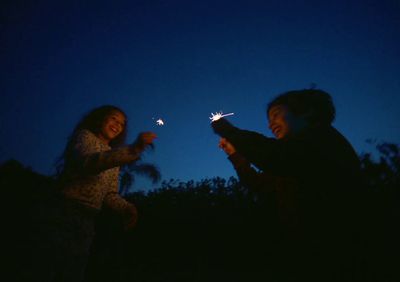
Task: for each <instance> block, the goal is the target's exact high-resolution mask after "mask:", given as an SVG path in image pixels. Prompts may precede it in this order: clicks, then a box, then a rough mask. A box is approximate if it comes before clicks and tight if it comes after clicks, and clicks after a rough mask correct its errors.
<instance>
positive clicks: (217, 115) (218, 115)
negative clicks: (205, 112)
mask: <svg viewBox="0 0 400 282" xmlns="http://www.w3.org/2000/svg"><path fill="white" fill-rule="evenodd" d="M233 115H234V113H228V114H223V113H222V112H216V113H215V114H214V113H211V117H210V120H211V123H213V122H214V121H217V120H219V119H220V118H223V117H227V116H233Z"/></svg>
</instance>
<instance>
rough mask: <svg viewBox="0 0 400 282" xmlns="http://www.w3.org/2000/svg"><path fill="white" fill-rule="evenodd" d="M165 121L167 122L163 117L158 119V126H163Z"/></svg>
mask: <svg viewBox="0 0 400 282" xmlns="http://www.w3.org/2000/svg"><path fill="white" fill-rule="evenodd" d="M152 119H153V120H154V119H155V118H152ZM164 123H165V122H164V121H163V120H162V119H161V118H159V119H157V120H156V124H157V125H158V126H163V125H164Z"/></svg>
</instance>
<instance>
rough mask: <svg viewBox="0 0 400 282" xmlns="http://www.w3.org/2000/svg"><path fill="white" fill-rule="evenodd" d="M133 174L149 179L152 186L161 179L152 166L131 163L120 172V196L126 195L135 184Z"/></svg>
mask: <svg viewBox="0 0 400 282" xmlns="http://www.w3.org/2000/svg"><path fill="white" fill-rule="evenodd" d="M135 174H138V175H142V176H145V177H147V178H149V179H150V180H151V181H152V182H153V184H155V183H158V182H159V181H160V179H161V173H160V171H159V170H158V168H157V167H156V166H155V165H153V164H148V163H133V164H130V165H125V166H123V167H122V168H121V172H120V189H119V192H120V193H121V195H127V194H128V193H129V192H131V191H130V188H131V187H132V186H133V184H134V183H135Z"/></svg>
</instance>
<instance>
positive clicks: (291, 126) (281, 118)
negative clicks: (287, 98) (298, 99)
mask: <svg viewBox="0 0 400 282" xmlns="http://www.w3.org/2000/svg"><path fill="white" fill-rule="evenodd" d="M268 120H269V128H270V129H271V131H272V133H273V134H274V135H275V137H276V138H277V139H282V138H284V137H286V136H289V135H291V134H294V133H297V132H299V131H300V130H302V129H304V128H305V127H306V126H307V122H306V120H305V119H304V118H302V117H297V116H295V115H293V114H292V113H291V112H290V111H289V109H288V107H287V106H285V105H276V106H273V107H272V108H271V109H270V110H269V112H268Z"/></svg>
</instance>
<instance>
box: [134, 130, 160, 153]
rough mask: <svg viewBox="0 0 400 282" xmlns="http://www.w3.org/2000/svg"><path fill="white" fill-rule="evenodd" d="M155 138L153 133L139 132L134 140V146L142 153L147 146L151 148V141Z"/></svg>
mask: <svg viewBox="0 0 400 282" xmlns="http://www.w3.org/2000/svg"><path fill="white" fill-rule="evenodd" d="M156 138H157V135H156V134H155V133H153V132H141V133H139V135H138V137H137V138H136V141H135V143H134V146H135V147H137V148H138V149H139V150H141V151H143V150H144V149H145V148H146V147H147V146H150V147H153V146H154V145H153V141H154V139H156Z"/></svg>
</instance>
